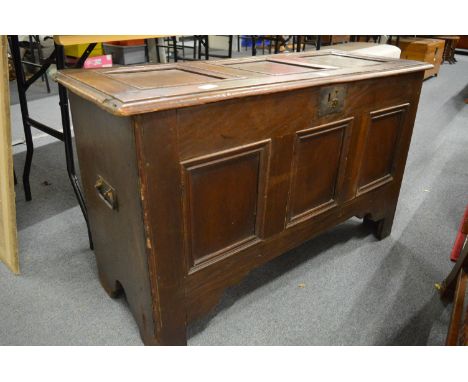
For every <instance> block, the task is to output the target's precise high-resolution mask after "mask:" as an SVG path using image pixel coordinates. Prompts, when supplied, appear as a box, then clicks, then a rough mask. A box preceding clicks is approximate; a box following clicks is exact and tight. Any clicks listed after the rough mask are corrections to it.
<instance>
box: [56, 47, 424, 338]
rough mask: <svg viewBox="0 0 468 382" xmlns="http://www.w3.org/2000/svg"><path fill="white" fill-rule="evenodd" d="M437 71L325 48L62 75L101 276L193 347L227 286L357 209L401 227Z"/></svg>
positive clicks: (138, 315) (147, 322) (156, 333)
mask: <svg viewBox="0 0 468 382" xmlns="http://www.w3.org/2000/svg"><path fill="white" fill-rule="evenodd" d="M430 67H431V66H430V65H428V64H424V63H419V62H413V61H405V60H393V59H384V58H382V59H379V58H375V57H372V58H371V57H364V56H357V55H353V54H349V53H343V52H336V51H326V52H313V53H310V52H306V53H297V54H282V55H275V56H262V57H253V58H244V59H231V60H223V61H205V62H193V63H178V64H166V65H144V66H136V67H121V68H112V69H99V70H64V71H62V72H61V73H59V75H58V81H59V82H60V83H61V84H63V85H64V86H66V87H67V88H68V89H69V91H70V93H71V94H70V100H71V110H72V117H73V125H74V129H75V134H76V144H77V149H78V157H79V163H80V169H81V176H82V182H83V187H84V192H85V196H86V203H87V206H88V209H89V218H90V225H91V231H92V235H93V239H94V243H95V254H96V259H97V266H98V271H99V276H100V280H101V283H102V285H103V287H104V288H105V289H106V291H107V292H108V293H109V294H110V295H112V296H116V295H118V294H119V292H121V291H122V290H124V291H125V294H126V297H127V300H128V303H129V306H130V309H131V310H132V312H133V315H134V317H135V319H136V321H137V323H138V326H139V328H140V333H141V336H142V339H143V341H144V342H145V343H146V344H185V343H186V325H187V323H188V322H190V321H191V320H194V319H195V318H197V317H200V316H201V315H203V314H205V313H207V312H208V311H209V310H210V309H211V308H213V307H214V306H215V305H216V303H217V302H218V300H219V298H220V296H221V294H222V293H223V290H224V288H226V287H227V286H230V285H232V284H234V283H237V282H239V281H240V280H241V279H242V277H243V276H245V275H246V274H247V273H248V272H249V271H250V270H252V269H253V268H254V267H257V266H259V265H261V264H263V263H265V262H267V261H269V260H271V259H273V258H274V257H276V256H278V255H280V254H282V253H284V252H286V251H288V250H290V249H292V248H294V247H296V246H298V245H299V244H301V243H302V242H304V241H306V240H310V239H311V238H313V237H314V236H315V235H317V234H319V233H320V232H322V231H324V230H326V229H329V228H330V227H332V226H334V225H336V224H338V223H340V222H343V221H344V220H346V219H349V218H351V217H353V216H359V217H361V218H364V220H365V221H366V222H368V223H369V224H373V225H374V226H375V233H376V235H377V237H379V238H384V237H386V236H387V235H389V234H390V231H391V227H392V221H393V217H394V214H395V208H396V204H397V200H398V194H399V190H400V184H401V180H402V176H403V170H404V167H405V161H406V156H407V152H408V148H409V144H410V138H411V133H412V129H413V123H414V119H415V116H416V110H417V106H418V100H419V94H420V89H421V84H422V80H423V74H424V70H427V69H429V68H430ZM103 325H104V323H103Z"/></svg>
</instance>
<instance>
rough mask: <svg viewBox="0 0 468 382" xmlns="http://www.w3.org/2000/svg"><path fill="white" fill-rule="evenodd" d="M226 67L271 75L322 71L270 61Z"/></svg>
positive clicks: (242, 63)
mask: <svg viewBox="0 0 468 382" xmlns="http://www.w3.org/2000/svg"><path fill="white" fill-rule="evenodd" d="M226 66H229V67H231V68H236V69H243V70H248V71H251V72H257V73H262V74H269V75H281V74H293V73H307V72H313V71H315V70H320V69H314V68H308V67H305V66H300V65H294V64H289V63H283V62H276V61H270V60H262V61H253V62H240V63H235V64H227V65H226Z"/></svg>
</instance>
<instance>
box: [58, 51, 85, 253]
mask: <svg viewBox="0 0 468 382" xmlns="http://www.w3.org/2000/svg"><path fill="white" fill-rule="evenodd" d="M55 49H56V60H57V70H61V69H63V68H64V67H65V63H64V52H63V46H60V45H56V46H55ZM58 89H59V99H60V114H61V115H62V127H63V142H64V145H65V158H66V162H67V172H68V177H69V179H70V182H71V185H72V187H73V191H74V192H75V195H76V198H77V200H78V204H79V205H80V208H81V212H82V213H83V216H84V219H85V221H86V226H87V229H88V238H89V246H90V248H91V249H93V248H94V246H93V238H92V236H91V230H90V227H89V221H88V211H87V209H86V204H85V201H84V197H83V194H82V193H81V189H80V184H79V182H78V177H77V176H76V171H75V160H74V158H73V142H72V135H71V127H70V113H69V110H68V95H67V89H66V88H65V87H63V86H62V85H60V84H59V85H58Z"/></svg>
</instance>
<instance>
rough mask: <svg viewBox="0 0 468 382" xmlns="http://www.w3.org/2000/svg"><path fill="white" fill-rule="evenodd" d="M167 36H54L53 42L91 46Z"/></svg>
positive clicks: (64, 44)
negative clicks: (98, 43)
mask: <svg viewBox="0 0 468 382" xmlns="http://www.w3.org/2000/svg"><path fill="white" fill-rule="evenodd" d="M167 36H168V35H156V36H148V35H95V36H93V35H54V41H55V43H56V44H57V45H63V46H66V45H77V44H91V43H94V42H96V43H97V42H107V41H125V40H139V39H147V38H161V37H167Z"/></svg>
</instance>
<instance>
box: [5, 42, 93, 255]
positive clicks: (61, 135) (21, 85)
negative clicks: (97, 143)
mask: <svg viewBox="0 0 468 382" xmlns="http://www.w3.org/2000/svg"><path fill="white" fill-rule="evenodd" d="M9 42H10V50H11V54H12V56H13V61H14V66H15V73H16V80H17V85H18V95H19V100H20V107H21V117H22V120H23V127H24V135H25V140H26V161H25V165H24V170H23V186H24V193H25V197H26V200H27V201H30V200H31V187H30V183H29V174H30V171H31V163H32V158H33V153H34V143H33V140H32V133H31V126H34V127H35V128H37V129H39V130H41V131H43V132H45V133H47V134H49V135H51V136H53V137H54V138H57V139H59V140H61V141H63V142H64V145H65V159H66V163H67V172H68V177H69V179H70V182H71V184H72V187H73V191H74V192H75V195H76V198H77V200H78V204H79V206H80V208H81V211H82V213H83V216H84V218H85V222H86V225H87V229H88V237H89V245H90V247H91V249H93V241H92V237H91V231H90V228H89V221H88V213H87V210H86V205H85V202H84V198H83V194H82V192H81V189H80V185H79V182H78V178H77V176H76V171H75V161H74V158H73V142H72V135H71V128H70V114H69V111H68V96H67V91H66V89H65V88H64V87H63V86H61V85H59V99H60V112H61V116H62V126H63V132H60V131H57V130H54V129H52V128H50V127H49V126H46V125H44V124H43V123H41V122H39V121H36V120H35V119H33V118H31V117H30V116H29V111H28V102H27V98H26V91H27V89H28V87H29V86H30V85H31V84H32V83H34V81H36V80H37V79H38V78H39V77H41V76H42V75H43V74H44V73H45V71H46V70H47V68H48V67H49V66H50V64H51V63H52V62H53V61H54V60H55V62H56V64H57V69H64V67H65V56H64V51H63V46H59V45H56V46H55V50H54V52H53V53H52V54H51V55H50V57H49V58H47V60H45V61H44V64H43V65H42V66H41V68H40V70H39V71H38V72H36V73H35V74H34V75H33V76H32V77H31V78H30V79H28V80H26V78H25V76H24V71H23V66H22V63H21V54H20V49H19V41H18V36H9ZM95 45H96V44H90V45H89V46H88V48H87V49H86V51H85V53H84V54H83V56H82V57H81V58H80V59H79V60H78V62H77V65H78V66H82V65H83V63H84V61H85V60H86V58H87V57H88V56H89V54H90V53H91V51H92V50H93V48H94V46H95Z"/></svg>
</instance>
